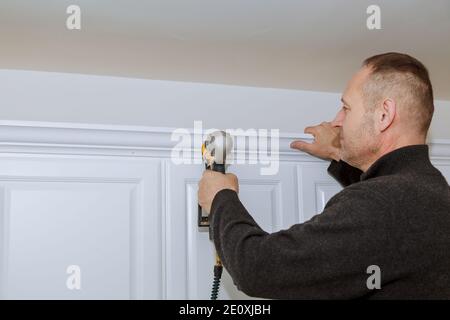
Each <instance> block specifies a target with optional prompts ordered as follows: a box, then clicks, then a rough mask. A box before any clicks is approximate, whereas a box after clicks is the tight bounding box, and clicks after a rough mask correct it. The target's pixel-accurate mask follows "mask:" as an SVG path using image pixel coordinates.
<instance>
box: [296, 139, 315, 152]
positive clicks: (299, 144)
mask: <svg viewBox="0 0 450 320" xmlns="http://www.w3.org/2000/svg"><path fill="white" fill-rule="evenodd" d="M291 148H292V149H297V150H300V151H304V152H311V150H312V149H314V147H313V144H312V143H308V142H305V141H301V140H297V141H294V142H292V143H291Z"/></svg>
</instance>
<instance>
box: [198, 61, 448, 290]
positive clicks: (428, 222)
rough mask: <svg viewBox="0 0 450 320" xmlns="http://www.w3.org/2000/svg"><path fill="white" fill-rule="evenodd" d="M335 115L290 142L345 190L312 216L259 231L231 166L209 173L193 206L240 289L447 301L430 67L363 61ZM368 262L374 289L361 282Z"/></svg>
mask: <svg viewBox="0 0 450 320" xmlns="http://www.w3.org/2000/svg"><path fill="white" fill-rule="evenodd" d="M342 103H343V105H342V108H341V109H340V110H339V112H338V114H337V116H336V118H335V119H334V120H333V121H332V122H331V123H328V122H323V123H322V124H320V125H318V126H314V127H308V128H306V129H305V132H306V133H310V134H312V135H313V136H314V137H315V141H314V143H312V144H308V143H306V142H303V141H294V142H293V143H292V144H291V147H292V148H295V149H299V150H302V151H305V152H308V153H310V154H312V155H314V156H317V157H320V158H322V159H330V160H331V164H330V166H329V168H328V172H329V173H330V174H331V175H332V176H333V177H335V178H336V179H337V180H338V181H339V182H340V183H341V184H342V185H343V186H344V187H345V188H344V189H343V190H342V191H341V192H339V193H338V194H336V195H335V196H334V197H332V198H331V199H330V201H328V203H327V204H326V206H325V209H324V211H323V212H322V213H320V214H318V215H316V216H314V217H313V218H312V219H311V220H309V221H306V222H304V223H302V224H297V225H294V226H292V227H291V228H289V229H287V230H281V231H279V232H275V233H272V234H268V233H266V232H264V231H263V230H262V229H261V228H260V227H259V226H258V225H257V223H256V222H255V221H254V220H253V218H252V217H251V216H250V214H249V213H248V212H247V210H246V209H245V208H244V206H243V205H242V203H241V202H240V201H239V198H238V191H239V187H238V180H237V178H236V176H234V175H232V174H227V175H222V174H220V173H216V172H210V171H207V172H205V173H204V175H203V177H202V179H201V181H200V183H199V193H198V196H199V203H200V205H201V206H202V207H203V208H205V209H206V211H208V212H209V211H210V212H211V215H212V224H213V234H214V243H215V246H216V249H217V252H218V254H219V256H220V257H221V258H222V262H223V264H224V266H225V268H226V269H227V270H228V272H229V273H230V275H231V276H232V278H233V280H234V282H235V284H236V285H237V286H238V288H239V289H240V290H242V291H243V292H245V293H247V294H248V295H251V296H257V297H264V298H281V299H298V298H300V299H302V298H307V299H347V298H372V299H416V298H425V299H428V298H445V299H448V298H450V191H449V186H448V183H447V181H446V180H445V178H444V177H443V176H442V174H441V173H440V172H439V171H438V170H437V169H436V168H435V167H433V165H432V164H431V163H430V160H429V155H428V146H427V145H426V144H425V139H426V135H427V131H428V128H429V126H430V122H431V119H432V115H433V111H434V105H433V91H432V86H431V82H430V79H429V76H428V71H427V70H426V68H425V67H424V66H423V64H422V63H420V62H419V61H418V60H416V59H414V58H413V57H410V56H408V55H405V54H399V53H386V54H381V55H377V56H373V57H371V58H368V59H367V60H365V61H364V63H363V66H362V68H361V69H360V70H359V71H358V72H357V73H356V74H355V75H354V76H353V78H352V79H351V80H350V82H349V83H348V86H347V88H346V90H345V92H344V94H343V96H342ZM369 266H377V267H379V271H380V275H381V277H380V279H381V288H380V289H373V288H369V287H368V286H367V279H368V278H369V277H370V274H368V273H367V268H368V267H369Z"/></svg>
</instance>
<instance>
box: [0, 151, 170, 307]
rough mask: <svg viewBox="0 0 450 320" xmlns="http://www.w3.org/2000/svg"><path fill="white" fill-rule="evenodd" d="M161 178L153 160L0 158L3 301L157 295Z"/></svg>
mask: <svg viewBox="0 0 450 320" xmlns="http://www.w3.org/2000/svg"><path fill="white" fill-rule="evenodd" d="M160 181H161V177H160V163H159V161H156V160H153V161H152V160H145V161H143V160H140V159H129V160H123V159H108V158H83V157H61V156H54V157H51V156H50V157H49V156H46V157H39V156H20V155H18V156H2V157H1V158H0V195H1V199H2V203H1V210H0V218H1V220H0V221H1V239H0V240H1V242H0V254H1V255H0V257H1V259H0V262H1V269H0V270H1V272H0V276H1V278H0V290H1V291H0V292H1V294H2V298H8V299H92V298H98V299H103V298H105V299H129V298H161V297H162V290H161V288H162V279H161V268H162V265H161V259H162V241H161V216H160V201H161V197H160V192H159V190H160V188H159V186H160ZM69 266H77V267H79V271H80V273H79V274H80V277H79V278H80V284H81V287H80V289H79V290H77V289H74V290H70V289H69V288H68V287H67V285H66V282H67V280H68V279H69V277H70V275H71V274H72V273H70V274H68V273H66V272H67V269H68V267H69ZM69 271H70V269H69Z"/></svg>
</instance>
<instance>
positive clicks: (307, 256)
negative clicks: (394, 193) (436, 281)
mask: <svg viewBox="0 0 450 320" xmlns="http://www.w3.org/2000/svg"><path fill="white" fill-rule="evenodd" d="M347 189H348V188H347ZM353 189H354V188H353ZM351 191H352V190H351ZM378 210H379V211H380V212H387V208H382V207H381V205H380V203H378V202H376V201H375V200H374V197H373V195H371V196H368V195H367V192H361V191H358V190H353V192H348V191H347V192H341V193H339V194H338V195H336V196H335V197H333V198H332V199H331V200H330V201H329V202H328V204H327V207H326V208H325V210H324V211H323V212H322V213H321V214H319V215H316V216H315V217H313V218H312V219H311V220H309V221H307V222H305V223H301V224H296V225H294V226H292V227H290V228H289V229H287V230H281V231H278V232H275V233H271V234H269V233H267V232H265V231H264V230H262V229H261V228H260V227H259V226H258V224H257V223H256V222H255V220H254V219H253V218H252V217H251V216H250V214H249V213H248V211H247V210H246V209H245V207H244V206H243V204H242V203H241V201H240V200H239V198H238V195H237V193H236V192H235V191H233V190H229V189H225V190H221V191H220V192H218V193H217V194H216V196H215V198H214V200H213V203H212V207H211V214H212V224H213V230H214V233H213V234H214V244H215V246H216V250H217V252H218V254H219V257H220V258H221V259H222V263H223V265H224V267H225V268H226V269H227V271H228V272H229V274H230V275H231V277H232V279H233V281H234V283H235V284H236V286H237V287H238V289H239V290H241V291H243V292H244V293H246V294H248V295H250V296H255V297H262V298H271V299H346V298H354V297H361V296H364V295H365V294H370V290H368V288H367V285H366V281H367V278H368V277H369V275H368V274H367V273H366V270H367V268H368V267H369V266H370V265H378V266H380V268H381V269H383V268H384V270H388V266H389V265H390V263H392V259H393V258H392V257H390V256H389V252H390V250H389V246H390V243H389V240H388V239H389V237H387V235H386V233H385V232H380V230H383V229H384V228H386V225H384V224H383V222H381V221H380V213H379V212H374V211H378ZM383 210H384V211H383ZM386 272H387V274H384V273H383V279H384V280H386V281H389V278H390V275H389V271H386Z"/></svg>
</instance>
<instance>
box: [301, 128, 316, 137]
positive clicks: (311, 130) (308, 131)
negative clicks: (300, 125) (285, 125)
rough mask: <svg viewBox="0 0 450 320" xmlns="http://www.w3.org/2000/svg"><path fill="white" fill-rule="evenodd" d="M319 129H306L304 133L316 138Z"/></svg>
mask: <svg viewBox="0 0 450 320" xmlns="http://www.w3.org/2000/svg"><path fill="white" fill-rule="evenodd" d="M317 128H318V126H312V127H306V128H305V131H304V132H305V133H309V134H312V135H313V136H316V133H317Z"/></svg>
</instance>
